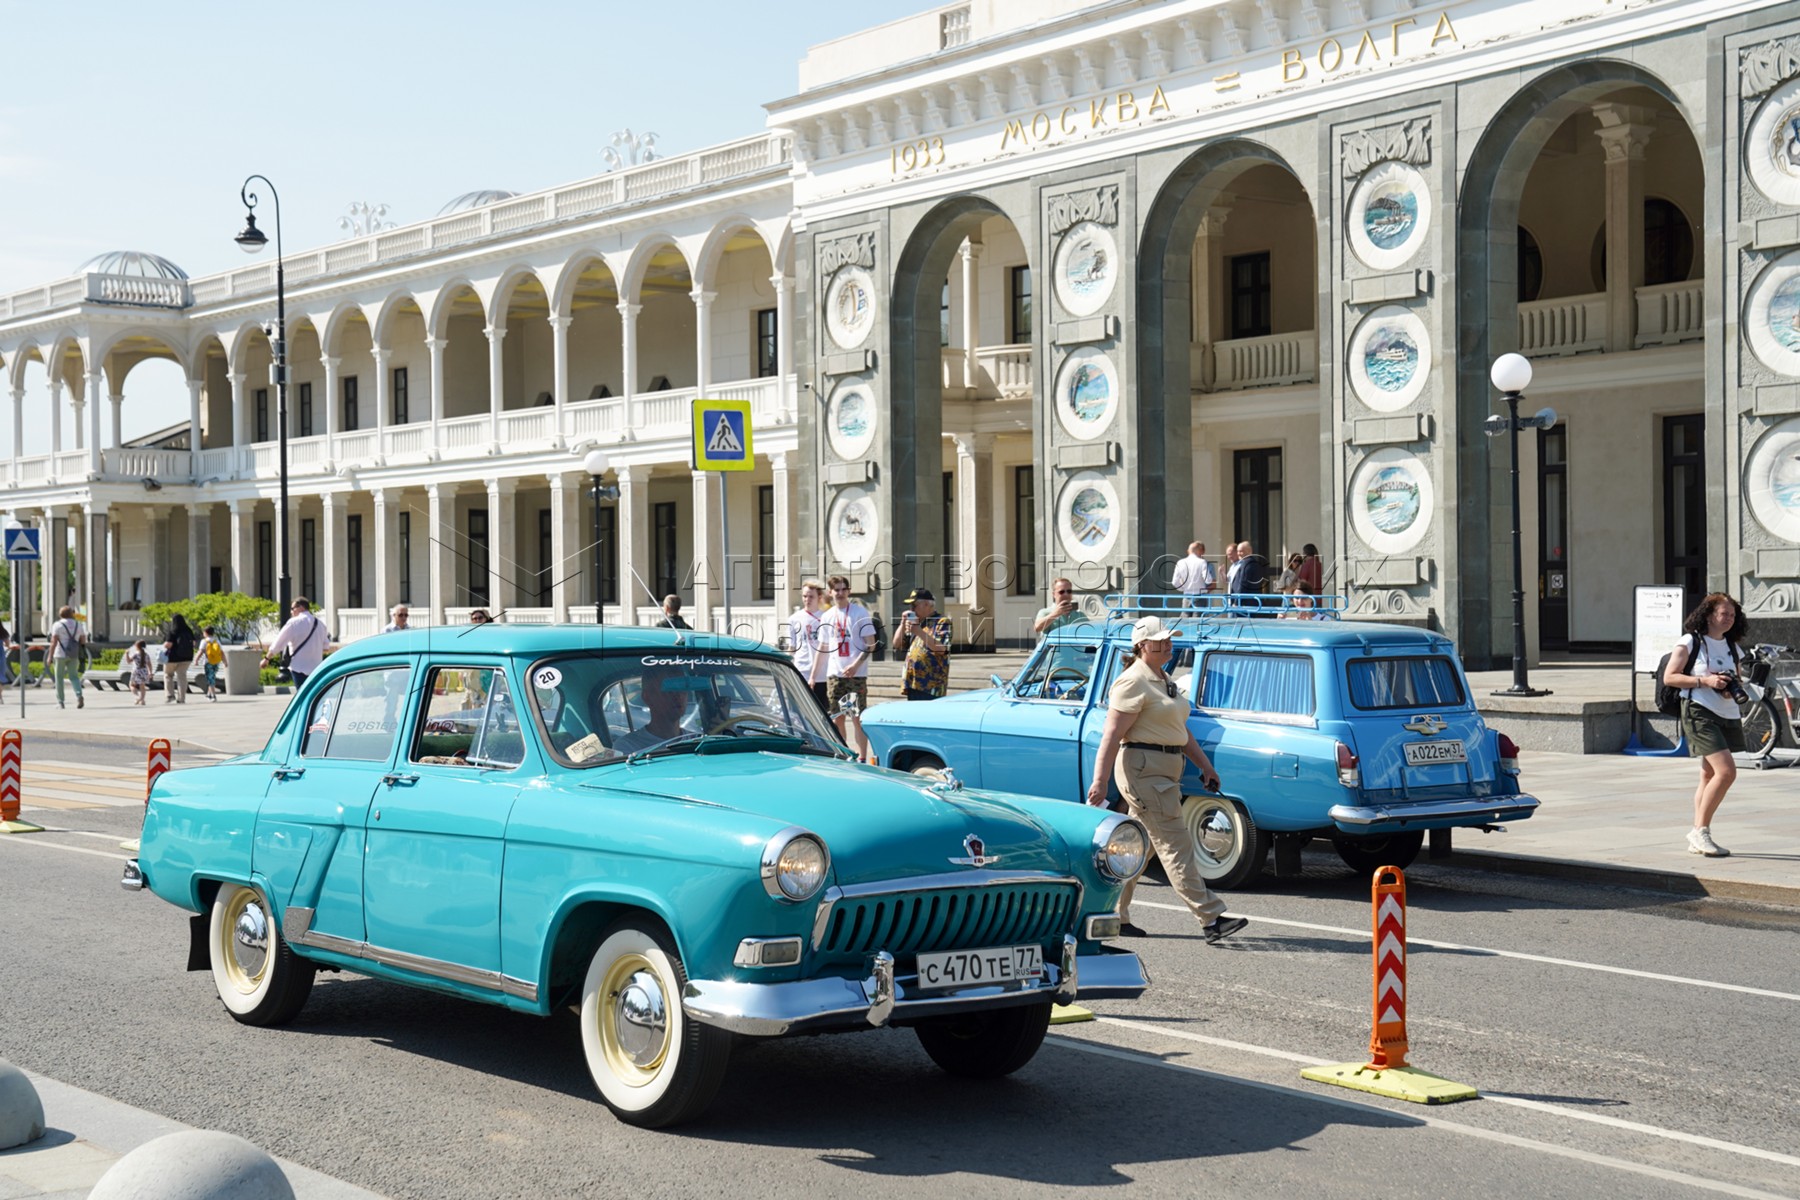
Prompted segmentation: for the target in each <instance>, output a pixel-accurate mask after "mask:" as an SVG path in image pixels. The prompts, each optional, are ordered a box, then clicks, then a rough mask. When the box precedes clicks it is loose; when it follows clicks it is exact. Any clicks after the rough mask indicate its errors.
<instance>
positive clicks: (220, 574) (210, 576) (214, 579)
mask: <svg viewBox="0 0 1800 1200" xmlns="http://www.w3.org/2000/svg"><path fill="white" fill-rule="evenodd" d="M207 581H208V583H209V584H210V590H211V591H212V593H213V594H214V595H215V596H216V595H218V594H219V593H220V592H222V591H224V590H225V568H224V567H211V568H209V569H208V571H207Z"/></svg>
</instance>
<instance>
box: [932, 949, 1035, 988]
mask: <svg viewBox="0 0 1800 1200" xmlns="http://www.w3.org/2000/svg"><path fill="white" fill-rule="evenodd" d="M1043 977H1044V949H1043V947H1042V946H995V947H993V948H991V949H987V950H943V951H940V952H938V953H936V954H921V955H919V986H920V987H921V988H924V989H927V990H937V989H942V988H956V987H978V986H980V985H982V984H992V983H1019V982H1022V981H1025V980H1033V981H1035V980H1039V979H1042V978H1043Z"/></svg>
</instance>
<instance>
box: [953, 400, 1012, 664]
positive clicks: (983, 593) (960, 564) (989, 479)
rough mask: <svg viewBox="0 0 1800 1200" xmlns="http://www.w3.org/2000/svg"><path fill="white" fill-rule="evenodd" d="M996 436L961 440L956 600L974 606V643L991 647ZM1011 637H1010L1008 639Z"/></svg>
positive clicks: (971, 614)
mask: <svg viewBox="0 0 1800 1200" xmlns="http://www.w3.org/2000/svg"><path fill="white" fill-rule="evenodd" d="M993 494H994V436H993V435H992V434H988V433H979V434H974V435H968V434H963V435H959V436H957V438H956V564H955V579H956V584H957V587H956V599H957V600H958V601H959V602H960V603H963V604H967V605H968V606H969V625H970V627H971V628H970V642H971V644H973V645H980V646H991V645H993V644H994V637H995V635H996V633H997V632H998V631H996V630H995V629H994V628H993V627H992V626H991V625H990V624H989V622H991V621H992V620H993V613H994V591H993V588H992V587H990V586H989V579H988V572H987V571H985V570H983V569H982V568H983V564H984V562H985V561H986V559H987V556H988V555H989V554H991V553H993V549H994V547H993V529H994V521H993V512H992V510H991V509H990V508H989V506H988V501H989V497H991V496H992V495H993ZM1009 636H1010V635H1009Z"/></svg>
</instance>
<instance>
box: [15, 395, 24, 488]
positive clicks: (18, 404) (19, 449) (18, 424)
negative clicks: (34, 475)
mask: <svg viewBox="0 0 1800 1200" xmlns="http://www.w3.org/2000/svg"><path fill="white" fill-rule="evenodd" d="M12 398H13V482H15V483H17V482H18V479H19V460H20V459H21V458H23V457H25V389H24V388H14V389H13V390H12Z"/></svg>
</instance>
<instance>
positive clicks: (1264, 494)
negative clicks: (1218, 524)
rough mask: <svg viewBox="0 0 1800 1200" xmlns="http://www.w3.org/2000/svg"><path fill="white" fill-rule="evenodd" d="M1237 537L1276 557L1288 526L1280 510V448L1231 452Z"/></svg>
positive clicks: (1259, 552) (1262, 552)
mask: <svg viewBox="0 0 1800 1200" xmlns="http://www.w3.org/2000/svg"><path fill="white" fill-rule="evenodd" d="M1232 479H1233V481H1234V485H1233V486H1234V502H1233V516H1234V517H1235V518H1236V522H1237V524H1236V537H1237V540H1238V541H1240V542H1249V543H1250V545H1251V546H1252V547H1253V548H1255V550H1256V552H1257V553H1258V554H1261V555H1262V556H1263V557H1264V558H1266V559H1268V560H1269V561H1271V562H1273V561H1275V560H1276V559H1277V558H1278V557H1279V555H1280V553H1281V547H1282V541H1281V539H1282V536H1283V533H1284V530H1285V526H1284V524H1283V519H1282V512H1281V448H1280V447H1279V446H1276V447H1271V448H1269V449H1266V450H1239V451H1237V452H1236V453H1235V454H1233V455H1232Z"/></svg>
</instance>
